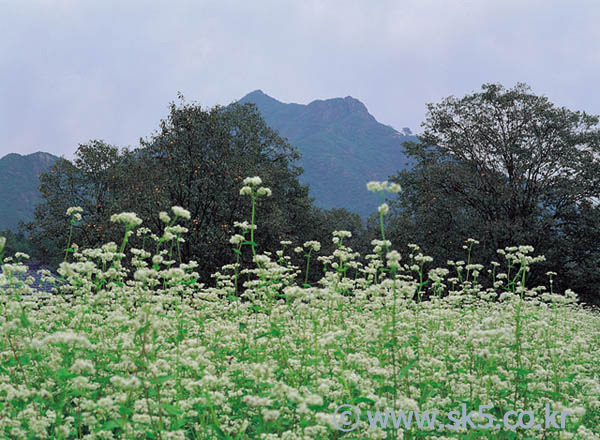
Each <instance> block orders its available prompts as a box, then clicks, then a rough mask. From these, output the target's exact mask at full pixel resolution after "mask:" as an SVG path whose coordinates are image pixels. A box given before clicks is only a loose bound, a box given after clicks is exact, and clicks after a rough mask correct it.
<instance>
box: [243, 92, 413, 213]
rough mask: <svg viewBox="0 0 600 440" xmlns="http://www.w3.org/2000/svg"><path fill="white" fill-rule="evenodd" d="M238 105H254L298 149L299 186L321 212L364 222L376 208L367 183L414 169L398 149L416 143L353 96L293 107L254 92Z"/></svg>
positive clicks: (375, 199) (408, 159) (320, 100)
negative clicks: (342, 211) (337, 211)
mask: <svg viewBox="0 0 600 440" xmlns="http://www.w3.org/2000/svg"><path fill="white" fill-rule="evenodd" d="M237 102H238V103H239V104H245V103H252V104H255V105H256V106H257V108H258V110H259V111H260V113H261V115H262V117H263V118H264V119H265V122H266V123H267V125H269V126H270V127H271V128H273V129H275V130H276V131H278V132H279V134H280V135H281V136H282V137H284V138H287V139H288V141H289V142H290V144H292V145H293V146H295V147H296V148H297V149H298V152H299V153H300V154H301V155H302V158H301V159H300V160H299V161H298V165H299V166H301V167H303V168H304V174H302V175H301V176H300V177H299V180H300V182H301V183H302V184H305V185H306V184H308V185H309V187H310V191H309V194H310V196H311V197H315V205H317V206H319V207H321V208H324V209H330V208H346V209H348V210H349V211H350V212H355V213H358V214H360V216H361V218H362V219H363V221H365V220H366V218H367V216H368V215H369V214H371V213H373V212H374V210H376V209H377V207H378V206H379V204H380V201H379V200H378V197H376V196H375V195H374V194H372V193H368V192H367V189H366V183H367V182H368V181H370V180H378V181H383V180H388V178H389V177H390V176H392V175H395V174H396V173H397V172H398V171H399V170H400V169H406V168H408V167H410V166H413V165H414V159H412V158H409V157H408V156H407V155H406V153H405V150H404V147H403V145H402V144H403V143H404V142H406V141H417V138H416V137H415V136H410V135H406V134H404V133H401V132H399V131H397V130H396V129H394V128H393V127H390V126H389V125H385V124H381V123H379V122H378V121H377V120H376V119H375V117H374V116H373V115H371V114H370V113H369V111H368V109H367V107H366V106H365V105H364V104H363V103H362V102H361V101H360V100H358V99H357V98H354V97H352V96H346V97H345V98H330V99H317V100H314V101H311V102H310V103H308V104H296V103H283V102H280V101H278V100H277V99H275V98H272V97H271V96H269V95H267V94H266V93H264V92H263V91H262V90H261V89H257V90H254V91H252V92H250V93H248V94H247V95H245V96H244V97H242V98H241V99H240V100H239V101H237Z"/></svg>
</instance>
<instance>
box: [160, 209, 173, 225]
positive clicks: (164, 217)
mask: <svg viewBox="0 0 600 440" xmlns="http://www.w3.org/2000/svg"><path fill="white" fill-rule="evenodd" d="M158 218H159V219H160V221H161V222H163V223H169V222H170V221H171V217H169V214H167V213H166V212H165V211H160V212H159V213H158Z"/></svg>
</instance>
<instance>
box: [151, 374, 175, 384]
mask: <svg viewBox="0 0 600 440" xmlns="http://www.w3.org/2000/svg"><path fill="white" fill-rule="evenodd" d="M174 378H175V376H174V375H172V374H167V375H165V376H158V377H157V378H156V379H152V383H153V384H158V385H162V384H163V383H165V382H167V381H169V380H171V379H174Z"/></svg>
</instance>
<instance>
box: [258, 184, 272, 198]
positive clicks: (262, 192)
mask: <svg viewBox="0 0 600 440" xmlns="http://www.w3.org/2000/svg"><path fill="white" fill-rule="evenodd" d="M257 194H258V195H259V196H264V195H266V196H270V195H271V194H272V193H271V190H270V189H269V188H265V187H264V186H261V187H260V188H258V192H257Z"/></svg>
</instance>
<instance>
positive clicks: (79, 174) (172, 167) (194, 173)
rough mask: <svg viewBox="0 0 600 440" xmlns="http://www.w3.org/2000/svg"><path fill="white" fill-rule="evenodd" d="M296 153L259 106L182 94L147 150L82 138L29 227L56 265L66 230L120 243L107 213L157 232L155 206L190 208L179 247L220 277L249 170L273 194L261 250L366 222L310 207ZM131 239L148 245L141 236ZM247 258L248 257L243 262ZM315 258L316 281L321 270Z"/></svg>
mask: <svg viewBox="0 0 600 440" xmlns="http://www.w3.org/2000/svg"><path fill="white" fill-rule="evenodd" d="M297 158H298V154H297V152H296V150H295V149H294V148H293V147H291V146H290V145H289V144H288V143H287V142H286V141H284V140H283V139H282V138H281V137H279V136H278V135H277V134H276V133H275V132H274V131H273V130H271V129H270V128H269V127H267V126H266V124H265V123H264V121H263V120H262V118H261V117H260V114H259V113H258V112H257V110H256V108H255V107H254V106H252V105H250V104H246V105H232V106H229V107H226V108H223V107H219V106H217V107H214V108H212V109H207V110H204V109H202V108H201V107H200V106H197V105H192V104H186V103H184V102H183V99H182V104H181V105H180V106H176V105H175V104H172V105H171V111H170V115H169V117H168V119H167V120H164V121H162V122H161V125H160V130H159V132H158V133H156V134H155V135H154V136H152V137H150V138H149V139H146V140H142V146H141V147H140V148H138V149H136V150H134V151H128V150H127V149H125V150H123V151H119V149H118V147H116V146H111V145H107V144H106V143H104V142H102V141H91V142H89V143H88V144H86V145H80V147H79V148H78V150H77V152H76V159H75V161H74V162H70V161H68V160H66V159H60V160H58V161H57V162H56V163H55V165H54V167H53V168H52V169H51V170H50V171H49V172H48V173H44V174H42V176H41V178H40V180H41V185H40V191H41V194H42V196H43V198H44V199H43V202H42V203H41V204H39V205H38V207H37V208H36V210H35V221H33V222H30V223H29V224H28V225H27V230H28V231H29V233H30V237H31V241H32V243H34V245H35V252H34V254H35V255H34V256H35V258H36V259H39V260H41V261H42V262H44V263H50V264H52V265H54V266H57V265H58V263H59V262H60V261H62V260H63V257H64V254H65V250H64V244H65V243H66V242H67V239H68V237H69V235H71V238H72V240H73V241H74V242H75V243H77V244H78V245H79V246H82V247H96V246H99V245H101V244H102V243H104V242H106V241H116V240H117V237H118V234H119V232H118V230H117V229H116V228H114V227H113V225H111V223H110V221H109V218H108V217H109V215H110V214H111V213H114V212H123V211H129V212H131V211H133V212H136V213H138V214H139V215H140V216H141V218H142V219H144V221H145V226H146V227H147V228H149V229H150V231H151V233H153V234H155V235H159V234H161V231H162V230H161V228H162V223H161V222H160V221H159V220H158V219H156V217H155V212H156V210H157V209H158V210H160V209H167V208H168V207H169V206H172V205H179V206H188V207H190V211H191V212H192V217H191V219H190V220H189V221H186V223H185V227H186V228H188V230H189V233H188V234H187V235H186V238H185V241H184V242H181V244H180V251H181V258H182V259H183V260H188V259H195V260H197V261H198V263H199V267H198V272H199V274H200V277H201V279H202V280H203V281H204V282H206V283H207V284H208V283H213V280H212V279H211V275H212V274H213V273H214V272H215V270H217V269H218V268H220V267H221V266H223V265H225V264H228V263H230V262H231V258H232V252H231V249H230V248H229V247H228V244H227V240H228V239H229V236H230V235H231V233H232V231H233V226H234V224H235V222H236V221H242V219H243V218H248V217H249V215H250V210H249V207H248V206H247V205H246V204H243V203H241V196H240V194H239V189H238V188H237V187H238V185H239V182H240V180H241V179H242V176H243V175H248V174H250V175H252V174H261V175H264V176H265V177H264V179H265V182H266V183H267V184H268V185H269V186H270V188H272V192H273V195H272V197H270V198H269V199H268V200H265V201H262V202H261V216H260V220H261V230H260V231H258V232H257V235H259V236H260V238H261V248H262V249H265V250H268V249H273V248H274V247H275V246H277V245H278V243H279V241H280V240H281V239H283V238H285V239H287V240H292V241H294V242H301V243H302V242H305V241H307V240H315V239H316V240H321V241H323V242H325V241H326V240H327V236H328V234H330V231H332V230H333V229H335V227H336V226H334V225H335V223H337V224H339V225H342V226H345V227H347V228H348V229H349V230H357V229H359V228H360V227H361V223H360V218H359V217H358V216H357V215H351V214H350V213H348V212H347V211H345V210H342V209H336V210H332V211H329V212H328V211H323V210H321V209H318V208H315V207H313V206H312V201H311V200H310V199H309V198H308V196H307V194H308V188H307V187H305V186H301V185H300V184H299V183H298V180H297V176H298V175H299V174H300V173H301V169H298V168H296V167H294V166H288V163H289V162H290V161H293V160H296V159H297ZM72 205H76V206H80V207H82V209H83V212H82V220H81V221H77V222H76V223H75V224H73V225H72V228H71V229H70V230H69V231H65V229H64V227H63V226H64V221H65V212H66V210H67V208H68V207H69V206H72ZM334 222H335V223H334ZM131 240H132V244H133V245H136V246H141V244H142V241H141V240H142V239H141V238H138V237H132V238H131ZM328 247H329V245H328ZM328 250H331V251H333V249H328ZM299 258H300V257H297V259H296V262H299ZM249 261H250V259H249V257H248V256H246V257H245V259H244V260H243V261H242V263H245V264H247V263H249ZM312 264H313V268H312V270H311V272H312V274H311V280H313V281H314V280H315V279H317V278H316V277H318V276H319V271H320V270H321V269H320V268H319V267H317V263H316V262H313V263H312Z"/></svg>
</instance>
